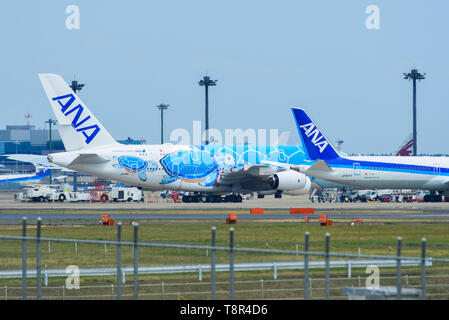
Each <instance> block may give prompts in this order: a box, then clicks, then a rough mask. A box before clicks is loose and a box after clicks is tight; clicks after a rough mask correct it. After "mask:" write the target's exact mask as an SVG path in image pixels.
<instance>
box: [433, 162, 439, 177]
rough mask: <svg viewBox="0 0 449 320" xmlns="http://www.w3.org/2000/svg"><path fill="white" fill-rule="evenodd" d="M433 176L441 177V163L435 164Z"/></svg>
mask: <svg viewBox="0 0 449 320" xmlns="http://www.w3.org/2000/svg"><path fill="white" fill-rule="evenodd" d="M433 174H434V175H439V174H440V164H439V163H435V164H434V165H433Z"/></svg>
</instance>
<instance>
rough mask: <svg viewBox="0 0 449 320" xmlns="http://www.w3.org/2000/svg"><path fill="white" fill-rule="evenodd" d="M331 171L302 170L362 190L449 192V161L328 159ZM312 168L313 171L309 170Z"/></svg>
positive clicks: (382, 158)
mask: <svg viewBox="0 0 449 320" xmlns="http://www.w3.org/2000/svg"><path fill="white" fill-rule="evenodd" d="M326 163H327V164H328V165H329V167H330V168H331V170H313V168H312V167H310V166H306V167H304V168H303V170H301V171H302V172H304V173H308V174H310V175H312V176H314V177H316V178H320V179H324V180H327V181H332V182H335V183H339V184H342V185H347V186H352V187H354V188H359V189H424V190H437V191H446V190H449V158H447V157H397V156H378V157H376V156H372V157H371V156H366V157H363V156H362V157H347V158H343V157H342V158H336V159H332V160H331V159H327V160H326ZM308 168H310V170H307V169H308Z"/></svg>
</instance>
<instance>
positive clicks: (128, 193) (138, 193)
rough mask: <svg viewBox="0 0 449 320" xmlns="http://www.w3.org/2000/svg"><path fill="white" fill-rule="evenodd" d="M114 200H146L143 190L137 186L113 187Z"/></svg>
mask: <svg viewBox="0 0 449 320" xmlns="http://www.w3.org/2000/svg"><path fill="white" fill-rule="evenodd" d="M111 198H112V201H115V202H117V201H135V202H144V201H145V198H144V195H143V191H142V190H140V189H139V188H136V187H112V189H111Z"/></svg>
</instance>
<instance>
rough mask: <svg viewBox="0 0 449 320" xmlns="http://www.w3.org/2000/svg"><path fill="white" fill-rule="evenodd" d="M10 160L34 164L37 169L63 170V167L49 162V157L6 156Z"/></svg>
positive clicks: (30, 155)
mask: <svg viewBox="0 0 449 320" xmlns="http://www.w3.org/2000/svg"><path fill="white" fill-rule="evenodd" d="M4 156H5V157H7V159H9V160H16V161H21V162H29V163H32V164H33V165H34V166H35V167H36V168H44V169H62V167H60V166H58V165H56V164H54V163H51V162H49V161H48V159H47V156H41V155H36V154H5V155H4Z"/></svg>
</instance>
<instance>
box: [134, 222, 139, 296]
mask: <svg viewBox="0 0 449 320" xmlns="http://www.w3.org/2000/svg"><path fill="white" fill-rule="evenodd" d="M138 230H139V224H138V223H134V244H133V249H134V250H133V251H134V300H137V299H139V262H138V253H139V252H138V249H137V235H138Z"/></svg>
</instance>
